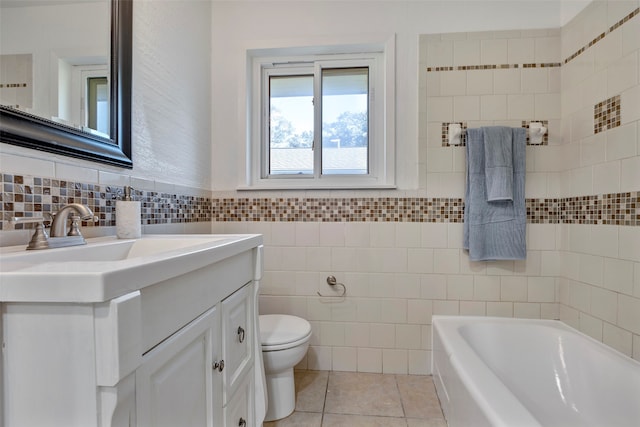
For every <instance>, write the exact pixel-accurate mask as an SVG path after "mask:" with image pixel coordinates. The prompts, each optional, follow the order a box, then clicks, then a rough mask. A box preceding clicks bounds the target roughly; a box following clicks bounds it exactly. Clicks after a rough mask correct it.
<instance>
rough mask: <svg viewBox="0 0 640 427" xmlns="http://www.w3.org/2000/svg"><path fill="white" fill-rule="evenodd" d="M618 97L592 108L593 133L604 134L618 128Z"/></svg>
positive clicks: (619, 120)
mask: <svg viewBox="0 0 640 427" xmlns="http://www.w3.org/2000/svg"><path fill="white" fill-rule="evenodd" d="M620 109H621V108H620V95H616V96H614V97H611V98H609V99H605V100H604V101H602V102H599V103H597V104H596V105H594V106H593V133H594V134H596V133H600V132H604V131H606V130H609V129H613V128H617V127H618V126H620V123H621V119H620Z"/></svg>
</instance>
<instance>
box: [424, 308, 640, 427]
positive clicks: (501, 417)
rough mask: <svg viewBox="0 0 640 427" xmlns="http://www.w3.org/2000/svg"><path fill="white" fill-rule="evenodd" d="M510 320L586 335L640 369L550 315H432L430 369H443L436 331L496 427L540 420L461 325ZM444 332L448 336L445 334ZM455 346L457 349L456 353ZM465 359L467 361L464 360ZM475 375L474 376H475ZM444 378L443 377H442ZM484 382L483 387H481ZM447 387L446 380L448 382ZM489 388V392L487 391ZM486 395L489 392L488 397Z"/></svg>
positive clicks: (460, 376) (446, 353) (448, 356)
mask: <svg viewBox="0 0 640 427" xmlns="http://www.w3.org/2000/svg"><path fill="white" fill-rule="evenodd" d="M476 322H484V323H491V322H497V323H510V324H513V323H514V322H516V323H521V324H535V325H545V326H548V327H551V328H554V329H559V330H561V331H563V332H569V333H574V334H577V335H578V336H582V337H584V338H586V339H587V341H588V342H589V343H592V344H593V345H595V346H597V347H599V348H600V349H601V350H604V351H606V352H608V353H610V354H611V355H612V356H613V357H615V358H617V359H620V361H621V362H622V363H625V364H628V365H629V366H630V367H633V368H636V369H640V362H638V361H637V360H635V359H633V358H631V357H629V356H627V355H625V354H624V353H621V352H619V351H618V350H616V349H614V348H613V347H610V346H608V345H606V344H604V343H602V342H600V341H598V340H596V339H595V338H593V337H591V336H589V335H587V334H585V333H584V332H581V331H579V330H577V329H575V328H573V327H571V326H570V325H568V324H566V323H564V322H562V321H560V320H551V319H526V318H511V317H492V316H462V315H433V316H432V334H431V340H432V351H433V352H434V354H433V357H432V358H431V371H432V373H433V374H434V375H435V374H436V372H438V371H440V369H436V364H437V363H438V359H439V358H440V357H442V355H439V354H437V353H436V352H437V351H440V349H437V348H436V343H435V339H436V335H437V336H438V339H439V341H440V343H441V345H442V347H443V348H442V349H441V351H443V352H444V356H445V357H446V360H445V361H444V362H445V363H447V362H448V363H449V364H450V365H451V368H452V369H453V370H454V371H455V374H456V375H457V376H458V379H459V380H460V381H461V382H462V384H463V386H464V387H465V388H466V390H467V392H468V393H469V394H470V395H471V398H472V399H473V400H475V402H476V404H477V406H478V407H479V409H480V411H481V412H482V413H483V415H484V416H485V417H486V418H487V419H488V421H489V422H490V423H491V424H492V425H494V426H496V427H509V426H513V425H518V426H531V427H533V426H536V427H538V426H540V425H541V424H540V422H539V421H538V420H537V419H536V418H535V417H534V415H533V414H531V413H530V411H529V410H528V409H527V408H526V407H525V406H524V405H523V404H522V403H520V401H519V400H518V399H517V398H516V397H515V396H514V395H513V394H512V393H511V392H510V391H509V390H508V388H507V387H506V386H505V385H504V384H503V382H502V381H501V380H500V378H499V377H498V376H497V375H496V374H495V373H493V371H492V370H491V369H490V368H489V367H488V366H487V365H486V363H485V362H484V361H483V360H482V359H481V358H480V356H479V355H478V354H477V353H476V352H475V351H474V349H473V348H472V347H471V345H470V344H469V343H468V342H467V341H466V340H465V338H464V337H463V336H462V335H461V333H460V331H459V328H460V327H462V326H464V325H468V324H472V323H476ZM442 332H444V333H445V334H446V335H447V336H446V338H443V334H442ZM454 348H455V351H456V353H455V354H454V353H453V350H454ZM463 361H464V362H463ZM472 378H473V379H472ZM441 381H443V380H441ZM443 382H444V381H443ZM480 385H482V390H481V389H480ZM445 388H446V384H445ZM487 390H489V392H487ZM485 396H490V399H488V398H487V397H485Z"/></svg>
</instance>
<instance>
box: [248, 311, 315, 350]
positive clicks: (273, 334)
mask: <svg viewBox="0 0 640 427" xmlns="http://www.w3.org/2000/svg"><path fill="white" fill-rule="evenodd" d="M310 336H311V324H310V323H309V322H307V321H306V320H305V319H302V318H300V317H297V316H290V315H287V314H263V315H260V343H261V344H262V351H277V350H284V349H287V348H292V347H295V346H297V345H300V344H304V343H305V342H306V341H307V340H309V337H310Z"/></svg>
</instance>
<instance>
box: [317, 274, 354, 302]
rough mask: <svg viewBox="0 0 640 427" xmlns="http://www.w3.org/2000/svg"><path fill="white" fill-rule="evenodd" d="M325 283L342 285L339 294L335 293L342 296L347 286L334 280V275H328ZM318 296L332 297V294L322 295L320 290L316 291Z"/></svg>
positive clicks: (345, 292)
mask: <svg viewBox="0 0 640 427" xmlns="http://www.w3.org/2000/svg"><path fill="white" fill-rule="evenodd" d="M327 284H328V285H329V286H336V285H337V286H342V293H341V294H340V295H337V297H343V296H345V295H346V294H347V287H346V286H345V285H344V284H343V283H338V281H337V280H336V276H328V277H327ZM316 293H317V294H318V295H319V296H321V297H332V296H333V295H322V294H321V293H320V292H316Z"/></svg>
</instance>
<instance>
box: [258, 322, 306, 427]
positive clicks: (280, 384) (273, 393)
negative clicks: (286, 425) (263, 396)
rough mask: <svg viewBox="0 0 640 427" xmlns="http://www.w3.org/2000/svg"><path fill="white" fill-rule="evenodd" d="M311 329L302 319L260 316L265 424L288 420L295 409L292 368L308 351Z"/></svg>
mask: <svg viewBox="0 0 640 427" xmlns="http://www.w3.org/2000/svg"><path fill="white" fill-rule="evenodd" d="M309 338H311V325H310V324H309V322H307V321H306V320H304V319H301V318H300V317H296V316H290V315H286V314H263V315H261V316H260V341H261V343H262V359H263V363H264V373H265V377H266V382H267V399H268V406H267V415H266V417H265V421H273V420H279V419H281V418H284V417H287V416H289V415H290V414H291V413H292V412H293V410H294V409H295V406H296V391H295V384H294V380H293V367H294V366H295V365H297V364H298V363H299V362H300V361H301V360H302V358H303V357H304V355H305V354H306V353H307V349H308V348H309Z"/></svg>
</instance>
